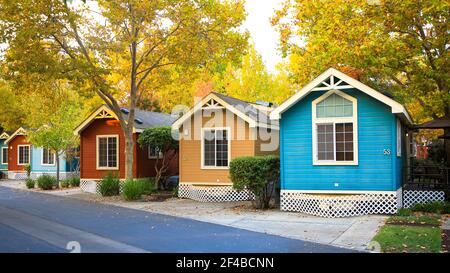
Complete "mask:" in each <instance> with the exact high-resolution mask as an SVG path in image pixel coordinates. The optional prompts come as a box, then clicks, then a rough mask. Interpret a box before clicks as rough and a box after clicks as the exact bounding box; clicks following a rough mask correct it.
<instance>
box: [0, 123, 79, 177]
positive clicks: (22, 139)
mask: <svg viewBox="0 0 450 273" xmlns="http://www.w3.org/2000/svg"><path fill="white" fill-rule="evenodd" d="M28 130H29V129H27V128H23V127H21V128H19V129H17V130H16V131H15V132H14V133H12V134H11V135H10V136H9V137H8V138H7V139H6V140H5V141H4V143H5V145H7V146H6V147H7V150H8V152H7V153H8V155H7V158H8V178H9V179H25V178H26V177H27V173H26V166H27V165H30V167H31V168H30V169H31V173H30V176H31V177H32V178H38V177H39V176H41V175H44V174H47V175H51V176H56V170H57V165H56V155H55V154H54V153H53V152H51V151H50V150H49V149H46V148H44V147H38V146H36V145H33V143H31V142H30V141H29V140H28V138H27V133H28ZM78 162H79V158H76V157H74V158H69V157H68V156H66V155H65V154H62V155H61V156H60V161H59V168H60V172H59V173H60V178H61V179H65V178H68V177H71V176H74V175H76V173H77V166H78Z"/></svg>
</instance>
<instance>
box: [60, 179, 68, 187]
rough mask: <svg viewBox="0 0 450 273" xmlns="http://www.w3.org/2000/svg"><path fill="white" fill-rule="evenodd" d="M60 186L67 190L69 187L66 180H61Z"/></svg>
mask: <svg viewBox="0 0 450 273" xmlns="http://www.w3.org/2000/svg"><path fill="white" fill-rule="evenodd" d="M60 184H61V188H68V187H69V186H70V182H69V180H68V179H64V180H61V182H60Z"/></svg>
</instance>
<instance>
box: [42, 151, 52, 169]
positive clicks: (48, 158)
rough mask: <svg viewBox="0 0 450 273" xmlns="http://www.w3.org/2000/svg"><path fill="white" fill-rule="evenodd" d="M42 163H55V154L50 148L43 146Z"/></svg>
mask: <svg viewBox="0 0 450 273" xmlns="http://www.w3.org/2000/svg"><path fill="white" fill-rule="evenodd" d="M42 165H55V154H54V153H52V152H51V151H50V149H47V148H42Z"/></svg>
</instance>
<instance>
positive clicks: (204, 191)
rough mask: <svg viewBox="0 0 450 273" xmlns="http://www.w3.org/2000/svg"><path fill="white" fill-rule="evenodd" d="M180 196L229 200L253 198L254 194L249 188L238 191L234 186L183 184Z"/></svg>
mask: <svg viewBox="0 0 450 273" xmlns="http://www.w3.org/2000/svg"><path fill="white" fill-rule="evenodd" d="M178 197H180V198H188V199H193V200H196V201H199V202H229V201H245V200H253V199H254V196H253V194H252V193H250V192H249V191H247V190H243V191H237V190H235V189H233V187H232V186H208V185H193V184H182V183H180V186H179V188H178Z"/></svg>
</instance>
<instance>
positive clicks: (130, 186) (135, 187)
mask: <svg viewBox="0 0 450 273" xmlns="http://www.w3.org/2000/svg"><path fill="white" fill-rule="evenodd" d="M142 191H143V183H142V182H140V181H138V180H127V181H125V183H124V184H123V188H122V196H123V198H125V200H128V201H131V200H138V199H140V198H141V195H142Z"/></svg>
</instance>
